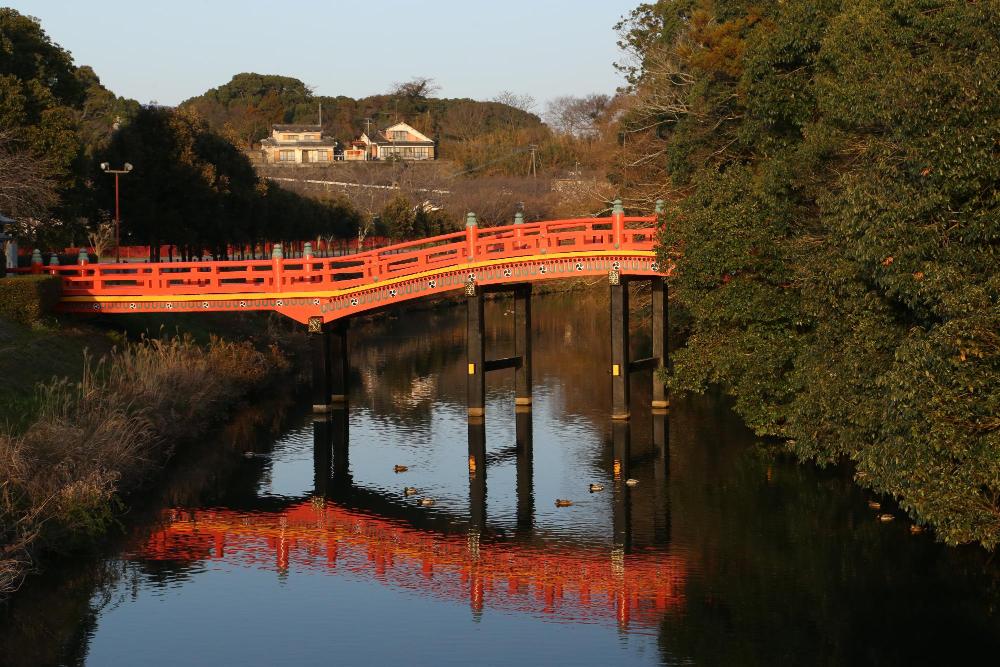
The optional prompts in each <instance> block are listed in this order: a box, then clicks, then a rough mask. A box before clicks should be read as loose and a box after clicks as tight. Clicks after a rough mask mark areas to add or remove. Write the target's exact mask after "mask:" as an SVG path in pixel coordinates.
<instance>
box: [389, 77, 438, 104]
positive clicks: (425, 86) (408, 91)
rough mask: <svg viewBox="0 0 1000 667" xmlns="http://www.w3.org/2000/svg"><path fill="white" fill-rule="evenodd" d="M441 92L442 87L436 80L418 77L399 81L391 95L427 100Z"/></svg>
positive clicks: (394, 85)
mask: <svg viewBox="0 0 1000 667" xmlns="http://www.w3.org/2000/svg"><path fill="white" fill-rule="evenodd" d="M439 90H441V86H439V85H438V84H437V83H436V82H435V81H434V79H432V78H430V77H426V76H418V77H414V78H412V79H410V80H409V81H402V82H400V81H397V82H396V83H394V84H393V85H392V90H390V91H389V94H390V95H397V96H399V97H410V98H414V99H426V98H428V97H430V96H431V95H433V94H434V93H436V92H438V91H439Z"/></svg>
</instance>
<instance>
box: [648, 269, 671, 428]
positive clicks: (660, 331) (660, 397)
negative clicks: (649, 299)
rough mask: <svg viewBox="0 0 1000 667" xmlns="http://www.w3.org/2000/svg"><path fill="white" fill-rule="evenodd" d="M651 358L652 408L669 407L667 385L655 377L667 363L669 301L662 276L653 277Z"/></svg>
mask: <svg viewBox="0 0 1000 667" xmlns="http://www.w3.org/2000/svg"><path fill="white" fill-rule="evenodd" d="M650 282H651V283H652V288H653V289H652V291H653V304H652V305H653V358H654V359H655V360H656V367H655V368H654V369H653V409H654V410H661V409H666V408H669V407H670V398H669V397H668V396H667V386H666V385H665V384H663V381H662V380H661V379H660V378H659V377H657V376H658V375H659V373H660V372H662V371H664V370H665V369H666V367H667V363H668V355H669V353H670V352H669V347H668V338H667V337H668V317H669V302H668V298H667V284H666V281H665V280H664V279H663V278H653V279H652V280H651V281H650Z"/></svg>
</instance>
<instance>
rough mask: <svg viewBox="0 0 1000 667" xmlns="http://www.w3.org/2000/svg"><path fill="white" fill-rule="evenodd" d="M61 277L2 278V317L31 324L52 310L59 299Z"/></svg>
mask: <svg viewBox="0 0 1000 667" xmlns="http://www.w3.org/2000/svg"><path fill="white" fill-rule="evenodd" d="M59 282H60V281H59V278H56V277H54V276H17V277H12V278H4V279H2V280H0V317H3V318H6V319H8V320H13V321H15V322H20V323H21V324H31V323H32V322H35V321H37V320H39V319H41V318H42V317H43V316H45V315H48V314H49V313H51V312H52V309H53V308H54V307H55V305H56V302H57V301H58V300H59Z"/></svg>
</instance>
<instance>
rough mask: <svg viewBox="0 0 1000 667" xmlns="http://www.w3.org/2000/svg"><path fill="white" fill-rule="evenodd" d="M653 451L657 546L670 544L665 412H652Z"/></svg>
mask: <svg viewBox="0 0 1000 667" xmlns="http://www.w3.org/2000/svg"><path fill="white" fill-rule="evenodd" d="M653 449H654V453H655V456H656V458H655V460H654V466H655V469H654V470H653V479H654V480H655V481H656V490H655V493H656V514H655V517H656V520H655V521H654V531H655V539H656V543H657V544H661V545H665V544H667V543H669V542H670V489H669V488H668V486H667V485H668V483H669V479H670V422H669V421H668V420H667V411H666V410H653Z"/></svg>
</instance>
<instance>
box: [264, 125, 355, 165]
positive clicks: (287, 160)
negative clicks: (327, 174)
mask: <svg viewBox="0 0 1000 667" xmlns="http://www.w3.org/2000/svg"><path fill="white" fill-rule="evenodd" d="M260 148H261V150H262V151H263V153H264V161H265V162H268V163H271V164H305V163H321V164H326V163H329V162H332V161H333V159H334V151H335V150H336V148H337V142H336V141H334V139H333V137H329V136H324V135H323V126H322V125H272V126H271V136H270V137H268V138H266V139H264V140H263V141H261V142H260Z"/></svg>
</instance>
